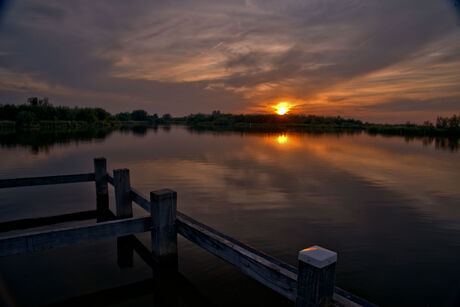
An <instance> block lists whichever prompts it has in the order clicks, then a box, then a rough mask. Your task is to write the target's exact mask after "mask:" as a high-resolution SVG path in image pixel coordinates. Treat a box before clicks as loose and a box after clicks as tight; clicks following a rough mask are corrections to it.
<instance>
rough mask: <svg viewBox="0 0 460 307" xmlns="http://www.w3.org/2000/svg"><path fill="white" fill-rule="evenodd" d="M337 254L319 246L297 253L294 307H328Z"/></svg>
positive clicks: (330, 300)
mask: <svg viewBox="0 0 460 307" xmlns="http://www.w3.org/2000/svg"><path fill="white" fill-rule="evenodd" d="M336 262H337V253H336V252H333V251H330V250H328V249H325V248H322V247H320V246H316V245H315V246H312V247H309V248H307V249H304V250H302V251H300V252H299V274H298V276H297V299H296V307H305V306H330V305H331V304H332V295H333V293H334V281H335V264H336Z"/></svg>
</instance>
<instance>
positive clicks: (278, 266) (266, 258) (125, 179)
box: [0, 158, 375, 307]
mask: <svg viewBox="0 0 460 307" xmlns="http://www.w3.org/2000/svg"><path fill="white" fill-rule="evenodd" d="M76 182H95V185H96V199H97V201H96V203H97V208H96V210H94V211H83V212H77V213H72V214H65V215H60V216H52V217H43V218H37V219H23V220H17V221H9V222H3V223H0V231H2V232H5V231H10V230H17V229H27V228H33V227H39V226H44V225H50V224H58V223H63V222H69V221H80V220H87V219H94V218H96V219H97V222H95V223H91V224H88V225H83V226H72V227H63V228H60V227H57V228H55V229H54V228H53V229H52V230H45V231H35V232H26V233H21V234H18V235H12V236H2V237H0V256H9V255H14V254H20V253H27V252H36V251H42V250H46V249H50V248H55V247H62V246H67V245H72V244H78V243H84V242H93V241H97V240H102V239H107V238H110V237H117V251H118V259H119V264H121V265H122V264H123V263H126V262H128V263H129V262H132V252H131V255H130V254H129V248H128V253H126V250H127V249H126V248H124V247H126V246H130V247H131V250H135V251H136V252H137V253H138V254H139V255H140V256H141V258H142V259H143V260H144V261H145V262H146V263H147V264H149V265H150V266H155V267H156V268H157V271H158V269H159V270H160V271H161V272H162V273H161V274H156V275H161V276H162V277H161V278H163V279H164V280H163V279H162V282H161V283H160V284H162V287H165V286H167V285H170V287H174V284H171V283H168V282H164V281H167V279H168V278H167V276H168V274H172V275H174V273H173V272H177V263H178V248H177V235H178V234H179V235H181V236H183V237H184V238H186V239H188V240H189V241H191V242H193V243H195V244H197V245H198V246H200V247H202V248H203V249H205V250H207V251H208V252H210V253H212V254H214V255H216V256H217V257H219V258H221V259H223V260H225V261H226V262H228V263H230V264H232V265H233V266H235V267H236V268H237V269H238V270H240V271H241V272H243V273H245V274H247V275H248V276H250V277H252V278H253V279H255V280H257V281H258V282H260V283H262V284H263V285H265V286H267V287H269V288H270V289H272V290H274V291H276V292H277V293H279V294H281V295H282V296H284V297H286V298H288V299H289V300H291V301H293V302H295V305H296V306H299V307H300V306H375V305H374V304H371V303H369V302H367V301H365V300H363V299H361V298H359V297H357V296H355V295H352V294H350V293H348V292H347V291H345V290H343V289H340V288H338V287H336V286H335V284H334V281H335V266H336V261H337V253H335V252H333V251H330V250H327V249H324V248H322V247H319V246H312V247H309V248H306V249H304V250H302V251H299V252H298V259H299V262H298V268H296V267H293V266H291V265H289V264H286V263H284V262H282V261H280V260H278V259H276V258H274V257H272V256H270V255H267V254H265V253H264V252H262V251H259V250H257V249H255V248H253V247H250V246H248V245H247V244H244V243H242V242H240V241H238V240H236V239H234V238H231V237H229V236H227V235H225V234H222V233H220V232H218V231H217V230H215V229H213V228H211V227H209V226H207V225H204V224H202V223H200V222H198V221H196V220H194V219H193V218H191V217H189V216H187V215H185V214H183V213H181V212H179V211H177V193H176V192H175V191H172V190H168V189H166V190H157V191H152V192H150V197H149V198H147V197H145V196H144V195H142V194H141V193H140V192H138V191H137V190H136V189H134V188H133V187H131V184H130V177H129V170H128V169H118V170H114V171H113V176H110V175H109V174H108V173H107V166H106V160H105V158H97V159H94V173H87V174H76V175H64V176H47V177H35V178H18V179H3V180H0V188H14V187H24V186H33V185H49V184H64V183H76ZM108 184H110V185H112V186H113V187H114V190H115V202H116V213H115V214H114V213H112V212H111V211H110V209H109V192H108ZM132 203H135V204H137V205H139V206H140V207H142V208H143V209H144V210H145V211H146V212H147V213H148V216H143V217H133V210H132ZM143 232H150V233H151V239H152V240H151V242H152V243H151V251H150V250H149V249H148V248H147V247H145V246H144V245H143V244H142V243H141V242H140V241H139V240H137V238H136V237H135V234H138V233H143ZM154 278H158V276H154ZM176 282H177V280H176Z"/></svg>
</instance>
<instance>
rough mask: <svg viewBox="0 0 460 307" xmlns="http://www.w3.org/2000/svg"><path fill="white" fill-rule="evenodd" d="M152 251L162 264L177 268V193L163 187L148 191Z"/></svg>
mask: <svg viewBox="0 0 460 307" xmlns="http://www.w3.org/2000/svg"><path fill="white" fill-rule="evenodd" d="M150 203H151V215H152V253H153V255H154V258H155V259H156V260H157V262H158V263H159V264H161V265H163V266H167V267H170V268H177V231H176V210H177V193H176V192H175V191H172V190H169V189H164V190H159V191H153V192H150Z"/></svg>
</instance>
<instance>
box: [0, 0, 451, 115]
mask: <svg viewBox="0 0 460 307" xmlns="http://www.w3.org/2000/svg"><path fill="white" fill-rule="evenodd" d="M457 13H458V12H456V11H455V9H454V6H452V2H449V1H447V0H446V1H430V0H422V1H417V4H414V2H413V1H410V0H387V1H384V2H382V1H377V0H369V1H362V0H340V1H339V0H331V1H321V0H310V1H296V0H292V1H282V2H280V1H274V0H273V1H258V0H251V1H232V2H228V1H210V0H209V1H208V0H200V1H174V2H168V1H155V2H150V1H138V2H136V3H135V5H134V4H132V3H124V2H115V3H114V2H109V1H98V2H97V3H94V2H90V1H79V2H71V1H48V2H46V4H37V3H32V2H31V1H24V2H21V3H12V4H11V5H10V8H9V10H8V11H7V12H6V14H4V16H5V18H4V20H3V23H2V26H1V27H0V46H1V47H0V54H1V55H0V68H2V69H3V70H5V71H8V73H11V74H23V75H24V76H27V77H28V78H29V79H30V78H36V80H35V82H38V83H45V84H48V85H47V87H48V88H49V93H48V94H47V95H48V96H50V97H51V98H52V100H53V96H54V95H53V91H52V89H53V88H56V87H60V88H66V89H68V91H69V94H63V93H61V94H60V96H59V100H60V101H61V99H62V101H76V100H78V97H80V98H82V99H83V98H84V99H86V100H85V101H86V103H89V104H98V105H101V106H104V107H106V108H107V109H109V110H120V109H126V108H127V107H128V106H129V107H131V106H132V107H135V106H142V107H145V108H146V109H148V110H149V111H151V112H169V113H173V114H186V113H190V112H198V111H202V112H205V111H211V110H212V109H221V110H224V111H233V112H236V111H238V112H240V111H250V110H262V109H263V107H264V106H265V105H266V104H268V103H272V102H275V101H277V100H279V99H281V98H283V99H290V100H293V101H296V102H297V103H298V104H299V105H302V106H304V108H303V110H305V111H312V110H317V111H318V112H324V113H327V112H330V113H335V112H340V113H344V112H345V113H347V114H350V115H351V116H353V115H356V116H360V114H359V113H356V110H359V108H360V107H365V106H369V105H378V104H384V105H386V106H395V110H396V109H398V108H397V106H398V105H399V104H398V103H402V104H404V102H405V101H406V102H407V101H422V102H423V101H426V100H427V97H426V95H427V92H429V99H430V100H433V99H434V100H435V99H436V98H439V101H445V100H443V99H444V98H445V97H454V98H455V97H460V85H458V82H456V81H455V80H459V79H460V69H458V68H459V67H460V66H459V65H460V64H459V63H460V52H459V51H460V38H459V33H460V28H459V27H458V26H457V25H456V21H457V20H456V14H457ZM2 79H3V77H2ZM19 79H20V78H19ZM0 81H2V82H0V83H3V84H5V83H7V82H6V81H5V79H3V80H0ZM28 84H31V81H29V82H28ZM0 85H1V84H0ZM17 87H18V88H19V89H21V90H22V93H24V94H25V88H27V85H26V84H23V85H20V84H18V85H17ZM13 92H14V90H6V91H5V90H2V92H0V98H2V97H3V98H5V97H10V98H11V99H16V98H14V97H19V94H14V95H13V94H12V93H13ZM44 92H46V90H44ZM88 93H90V94H88ZM33 94H34V93H33V88H31V91H30V95H33ZM88 97H95V98H88ZM114 97H120V98H119V99H114ZM124 99H126V102H125V103H123V100H124ZM449 99H450V98H449ZM128 100H129V101H130V102H128ZM422 105H423V103H421V104H420V106H422ZM439 106H440V108H439V110H440V111H442V110H447V108H449V109H455V108H457V109H458V107H459V106H458V105H455V103H449V104H448V106H449V107H447V105H442V106H441V105H439ZM414 107H415V105H414ZM206 108H207V109H206ZM403 108H404V107H403ZM370 109H372V110H374V112H379V110H380V109H379V108H376V107H374V108H367V110H370ZM381 109H382V110H383V109H385V110H386V111H388V112H390V111H391V110H388V109H386V108H384V107H382V108H381ZM422 109H423V107H422ZM319 110H321V111H319ZM366 116H370V117H372V114H370V113H366Z"/></svg>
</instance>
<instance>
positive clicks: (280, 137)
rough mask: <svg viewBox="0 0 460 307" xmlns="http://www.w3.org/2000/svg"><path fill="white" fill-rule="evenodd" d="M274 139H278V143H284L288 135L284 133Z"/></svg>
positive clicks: (287, 139)
mask: <svg viewBox="0 0 460 307" xmlns="http://www.w3.org/2000/svg"><path fill="white" fill-rule="evenodd" d="M276 140H277V141H278V144H281V145H283V144H286V143H287V142H288V141H289V137H288V136H287V135H286V134H282V135H279V136H278V137H277V138H276Z"/></svg>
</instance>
